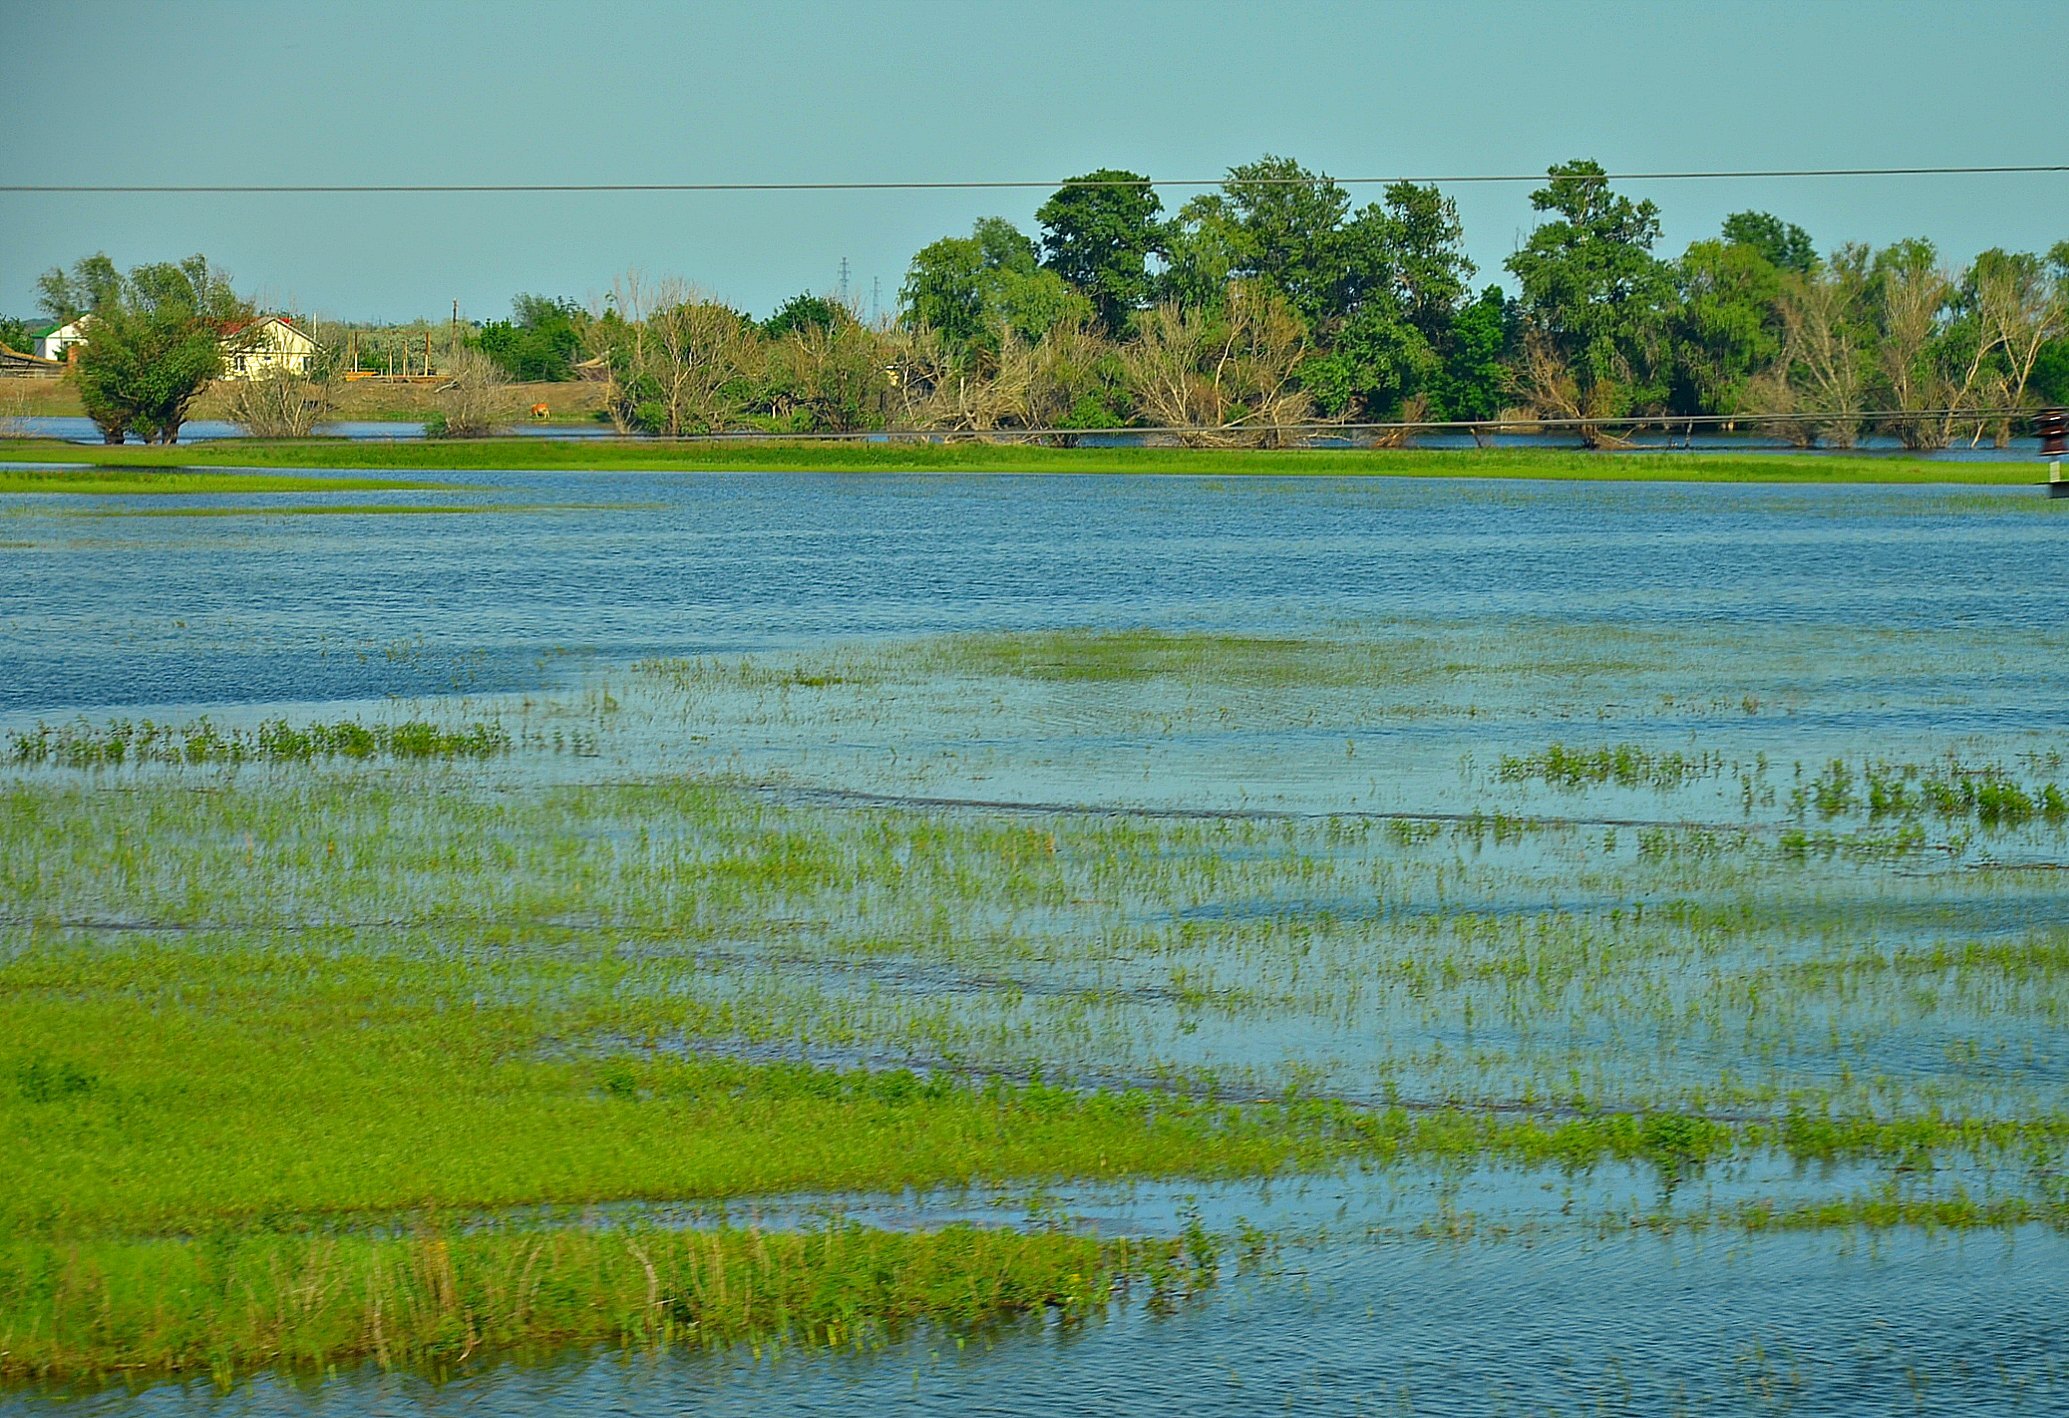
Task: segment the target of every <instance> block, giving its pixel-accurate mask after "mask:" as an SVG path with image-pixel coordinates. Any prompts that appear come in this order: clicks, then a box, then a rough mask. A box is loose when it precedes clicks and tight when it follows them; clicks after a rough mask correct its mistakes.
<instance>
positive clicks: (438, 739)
mask: <svg viewBox="0 0 2069 1418" xmlns="http://www.w3.org/2000/svg"><path fill="white" fill-rule="evenodd" d="M509 751H510V731H509V730H508V729H506V728H504V727H503V726H502V725H501V724H500V723H492V722H489V721H486V720H478V721H476V722H474V723H470V724H466V725H464V726H462V727H460V728H447V727H446V726H444V725H441V724H434V723H430V722H428V721H426V720H423V719H408V720H404V721H403V722H401V723H396V724H382V723H375V724H363V723H361V722H360V721H358V720H357V719H338V720H335V721H331V722H323V721H317V722H313V723H307V724H299V725H298V724H292V723H290V722H288V720H286V719H270V720H267V721H265V722H263V723H260V724H258V725H256V726H255V727H252V728H248V729H247V728H238V727H231V728H227V729H226V728H219V727H218V726H216V725H215V724H213V723H211V722H209V720H207V719H205V718H203V719H199V720H196V721H195V722H193V723H189V724H159V723H155V722H153V721H152V720H150V719H143V720H139V721H135V722H132V721H130V720H128V719H115V720H111V721H109V722H107V723H105V724H89V723H86V722H84V721H81V722H79V723H73V724H60V725H57V726H55V727H53V726H51V725H49V724H41V723H39V724H37V725H36V727H35V728H33V729H12V730H9V731H8V734H7V744H6V757H7V758H9V759H11V760H13V761H14V762H15V763H17V764H26V765H42V764H52V765H55V766H58V767H62V768H97V767H106V766H112V765H118V764H122V763H283V762H304V763H306V762H308V761H310V760H311V759H328V758H347V759H369V758H398V759H429V758H442V759H451V758H492V757H494V756H496V755H497V754H502V753H507V752H509Z"/></svg>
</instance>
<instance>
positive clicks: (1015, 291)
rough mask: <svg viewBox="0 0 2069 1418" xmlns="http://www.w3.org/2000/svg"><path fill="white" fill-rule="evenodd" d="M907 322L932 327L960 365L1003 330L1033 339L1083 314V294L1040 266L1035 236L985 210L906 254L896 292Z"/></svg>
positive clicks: (975, 359) (992, 347) (982, 354)
mask: <svg viewBox="0 0 2069 1418" xmlns="http://www.w3.org/2000/svg"><path fill="white" fill-rule="evenodd" d="M899 299H900V301H901V303H902V304H903V306H904V310H905V324H906V326H907V328H908V329H914V330H919V329H926V330H932V331H935V332H937V333H938V334H939V335H940V336H941V338H942V340H943V341H945V342H946V345H947V349H948V351H949V353H950V354H951V355H952V356H953V357H954V358H956V359H957V360H958V361H959V362H960V363H961V364H962V365H963V367H964V368H965V369H968V368H973V367H976V366H977V365H980V364H982V363H983V362H984V360H985V359H986V358H987V357H988V356H990V355H991V354H993V353H995V352H996V351H997V349H998V346H999V342H1000V340H1001V339H1002V338H1004V337H1005V336H1007V335H1009V334H1010V335H1012V336H1013V337H1016V338H1018V339H1022V340H1039V339H1041V338H1042V337H1043V336H1044V335H1046V334H1047V333H1048V332H1049V331H1050V329H1051V328H1053V327H1054V326H1056V325H1057V324H1059V323H1067V322H1071V321H1078V320H1082V319H1084V318H1086V317H1087V316H1088V315H1089V314H1090V310H1091V307H1090V303H1089V301H1088V299H1087V297H1085V296H1084V295H1081V294H1079V293H1077V292H1075V291H1073V290H1072V288H1071V287H1070V285H1069V284H1067V283H1066V282H1065V281H1064V279H1063V278H1062V277H1061V276H1059V275H1057V274H1056V273H1055V272H1054V271H1052V270H1046V269H1044V268H1043V267H1042V266H1041V264H1040V260H1039V257H1038V255H1037V253H1036V248H1035V244H1034V242H1033V241H1031V240H1030V239H1029V238H1028V237H1027V236H1026V235H1025V234H1023V233H1022V232H1021V231H1020V230H1019V229H1018V228H1016V227H1015V226H1014V225H1013V224H1012V223H1011V222H1008V221H1005V220H1004V219H1003V218H999V217H984V218H982V219H980V220H979V221H978V222H977V224H976V225H975V226H974V227H972V228H971V230H970V235H969V236H967V237H943V238H942V239H941V240H939V241H937V242H934V243H933V244H932V245H930V246H927V247H924V248H922V249H921V250H920V252H919V253H918V254H917V255H915V256H914V257H913V258H912V266H911V269H910V270H909V271H908V272H907V273H906V279H905V285H904V287H903V288H902V289H901V290H900V292H899Z"/></svg>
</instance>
